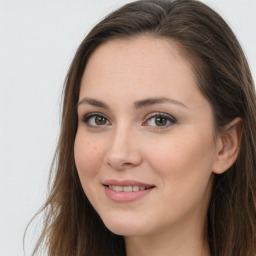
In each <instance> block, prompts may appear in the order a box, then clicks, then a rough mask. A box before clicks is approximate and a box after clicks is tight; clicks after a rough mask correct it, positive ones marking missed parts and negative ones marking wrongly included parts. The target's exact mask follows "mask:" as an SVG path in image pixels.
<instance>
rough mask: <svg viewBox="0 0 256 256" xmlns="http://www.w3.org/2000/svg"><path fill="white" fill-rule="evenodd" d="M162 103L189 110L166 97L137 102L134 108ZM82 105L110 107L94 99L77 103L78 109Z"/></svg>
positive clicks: (86, 99)
mask: <svg viewBox="0 0 256 256" xmlns="http://www.w3.org/2000/svg"><path fill="white" fill-rule="evenodd" d="M161 103H172V104H175V105H179V106H182V107H186V108H187V106H186V105H185V104H183V103H182V102H180V101H178V100H175V99H171V98H166V97H160V98H148V99H144V100H139V101H135V102H134V107H135V109H141V108H144V107H148V106H151V105H155V104H161ZM81 104H88V105H91V106H95V107H100V108H105V109H109V106H108V105H107V104H106V103H104V102H102V101H99V100H96V99H92V98H83V99H81V100H80V101H79V102H78V103H77V107H78V106H79V105H81Z"/></svg>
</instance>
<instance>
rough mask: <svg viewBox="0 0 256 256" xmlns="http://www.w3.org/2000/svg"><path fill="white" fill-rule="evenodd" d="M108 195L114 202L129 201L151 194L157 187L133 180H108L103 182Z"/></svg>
mask: <svg viewBox="0 0 256 256" xmlns="http://www.w3.org/2000/svg"><path fill="white" fill-rule="evenodd" d="M103 185H104V187H105V194H106V196H107V197H108V198H109V199H110V200H111V201H114V202H118V203H129V202H132V201H136V200H138V199H139V198H142V197H143V198H144V197H145V196H147V195H149V194H151V191H153V190H154V189H155V188H156V187H155V186H154V185H152V184H146V183H142V182H138V181H133V180H124V181H117V180H107V181H105V182H104V183H103Z"/></svg>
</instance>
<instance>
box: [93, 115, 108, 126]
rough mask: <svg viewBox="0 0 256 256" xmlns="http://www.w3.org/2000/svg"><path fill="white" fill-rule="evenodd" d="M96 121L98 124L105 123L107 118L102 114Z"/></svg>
mask: <svg viewBox="0 0 256 256" xmlns="http://www.w3.org/2000/svg"><path fill="white" fill-rule="evenodd" d="M95 122H96V124H98V125H103V124H105V123H106V119H105V118H104V117H102V116H97V117H96V120H95Z"/></svg>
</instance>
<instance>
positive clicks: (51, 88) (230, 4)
mask: <svg viewBox="0 0 256 256" xmlns="http://www.w3.org/2000/svg"><path fill="white" fill-rule="evenodd" d="M127 2H129V1H120V0H107V1H104V0H95V1H92V0H91V1H88V0H83V1H82V0H44V1H42V0H6V1H4V0H0V129H1V130H0V207H1V208H0V256H19V255H23V249H22V237H23V232H24V229H25V227H26V225H27V223H28V221H29V220H30V219H31V217H32V216H33V215H34V213H35V212H36V211H37V210H38V209H39V207H40V206H41V205H42V203H43V201H44V199H45V196H46V191H47V190H46V185H47V176H48V172H49V167H50V164H51V160H52V156H53V153H54V150H55V146H56V142H57V136H58V132H59V110H60V108H59V102H60V99H61V97H60V93H61V88H62V84H63V81H64V78H65V75H66V72H67V69H68V66H69V64H70V62H71V60H72V57H73V55H74V53H75V50H76V48H77V46H78V45H79V43H80V42H81V40H82V39H83V37H84V36H85V35H86V33H87V32H88V31H89V28H91V27H92V26H93V25H95V24H96V23H97V22H98V21H99V20H100V19H101V18H102V17H104V16H105V15H106V14H107V13H109V11H111V10H114V9H115V8H116V7H119V6H120V5H122V4H123V3H127ZM203 2H206V3H209V4H210V6H212V7H214V9H216V10H217V11H218V12H219V13H220V14H221V15H222V16H223V17H224V18H225V19H226V20H227V21H228V23H229V24H230V26H231V27H232V28H233V30H234V32H235V33H236V35H237V37H238V38H239V40H240V42H241V44H242V46H243V48H244V50H245V53H246V55H247V57H248V60H249V64H250V66H251V70H252V72H253V74H254V79H255V77H256V49H255V45H256V32H255V26H256V0H243V1H241V0H207V1H206V0H205V1H203ZM32 237H33V235H32ZM29 239H30V238H29ZM31 246H32V243H31V242H28V247H31ZM27 255H29V254H27Z"/></svg>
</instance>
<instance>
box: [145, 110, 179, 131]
mask: <svg viewBox="0 0 256 256" xmlns="http://www.w3.org/2000/svg"><path fill="white" fill-rule="evenodd" d="M176 122H177V121H176V119H175V118H174V117H172V116H171V115H168V114H165V113H152V114H150V115H149V118H147V120H146V122H144V123H143V126H151V127H152V128H154V129H165V128H168V127H169V126H171V125H173V124H175V123H176Z"/></svg>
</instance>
